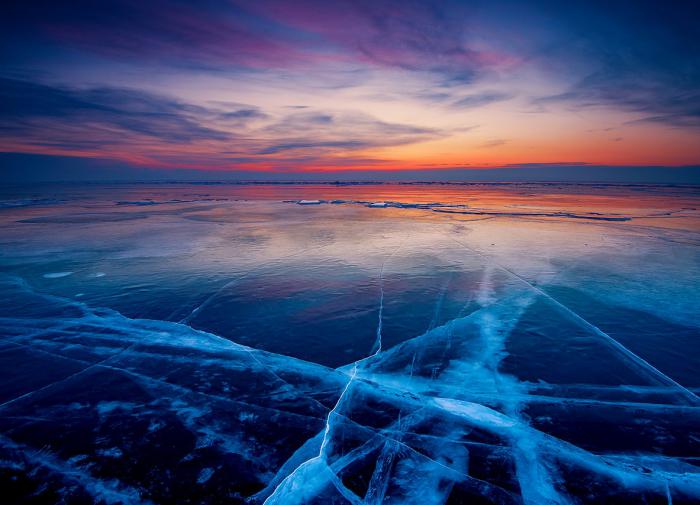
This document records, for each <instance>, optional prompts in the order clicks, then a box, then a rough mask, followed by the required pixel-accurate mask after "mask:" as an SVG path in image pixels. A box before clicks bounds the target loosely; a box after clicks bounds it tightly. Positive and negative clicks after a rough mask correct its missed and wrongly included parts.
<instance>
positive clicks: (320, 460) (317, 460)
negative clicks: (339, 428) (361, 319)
mask: <svg viewBox="0 0 700 505" xmlns="http://www.w3.org/2000/svg"><path fill="white" fill-rule="evenodd" d="M401 246H402V244H399V246H398V247H397V248H396V249H394V251H393V252H392V253H391V254H390V255H389V257H387V258H386V259H385V260H384V261H383V262H382V266H381V268H380V270H379V314H378V316H377V319H378V320H377V331H376V334H375V337H376V338H375V342H374V345H373V346H372V349H373V351H372V352H371V354H369V355H368V356H366V357H364V358H362V359H360V360H358V361H355V362H354V363H353V364H352V369H351V371H350V376H349V378H348V381H347V383H346V384H345V388H343V391H342V392H341V393H340V396H339V397H338V400H337V401H336V403H335V405H334V406H333V408H332V409H331V411H330V412H329V413H328V417H327V418H326V426H325V428H324V431H323V438H322V440H321V446H320V447H319V451H318V455H316V456H314V457H313V458H311V459H308V460H306V461H305V462H303V463H302V464H301V465H299V466H298V467H297V468H295V469H294V471H292V473H290V474H289V475H288V476H287V477H285V478H284V479H283V480H282V482H280V483H279V485H278V486H277V487H276V488H275V489H274V490H273V491H272V493H271V494H270V495H269V496H268V497H267V498H266V499H265V501H264V502H263V503H264V505H267V504H273V503H277V502H278V501H279V499H284V496H282V497H281V498H278V496H279V494H280V493H281V492H283V490H284V489H285V487H286V486H293V483H294V479H295V477H296V476H297V474H299V473H300V472H303V471H304V470H305V468H306V467H309V466H316V465H319V464H320V465H321V467H322V468H321V469H322V470H323V471H326V470H327V468H328V465H327V464H326V461H325V459H326V455H325V451H326V447H327V446H328V443H329V439H330V432H331V423H332V419H333V415H334V414H336V412H337V411H338V409H339V408H340V405H341V404H342V403H343V400H344V399H345V395H346V394H347V392H348V390H349V389H350V386H351V385H352V383H353V381H354V380H355V378H356V377H357V370H358V367H359V366H360V365H361V364H362V363H363V362H366V361H368V360H370V359H372V358H373V357H374V356H376V355H378V354H379V353H380V352H381V351H382V320H383V318H384V268H385V267H386V263H387V261H389V260H390V259H391V258H392V257H393V256H394V255H395V254H396V253H397V252H398V251H399V249H400V248H401ZM333 482H334V485H335V487H336V488H339V491H340V492H341V494H343V495H346V494H347V493H345V490H344V489H340V487H343V488H344V486H342V484H340V485H339V484H338V483H337V482H335V480H334V481H333Z"/></svg>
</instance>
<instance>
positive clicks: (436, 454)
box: [0, 185, 700, 505]
mask: <svg viewBox="0 0 700 505" xmlns="http://www.w3.org/2000/svg"><path fill="white" fill-rule="evenodd" d="M459 189H460V191H456V190H454V188H450V187H446V188H442V187H440V188H431V189H430V191H428V190H427V189H426V188H425V187H420V188H418V189H416V188H415V187H413V186H411V185H407V186H406V187H401V188H398V189H397V188H391V187H379V188H375V189H371V188H366V187H362V188H358V187H350V188H337V187H333V188H331V189H328V188H322V187H321V188H309V187H303V186H301V187H290V188H286V187H283V188H274V190H271V189H269V188H265V187H262V188H258V187H251V188H247V189H246V188H245V187H242V188H240V187H236V188H230V187H225V186H221V187H219V186H216V187H211V188H209V187H207V189H206V194H201V191H202V188H197V187H191V186H187V185H183V186H178V187H175V188H169V187H164V186H157V187H147V186H143V185H139V186H138V187H136V188H132V187H122V188H102V187H94V188H92V189H91V191H94V192H96V194H95V193H89V196H86V195H84V194H82V193H80V192H79V191H78V193H77V194H76V195H66V194H63V193H61V194H56V195H51V198H55V199H56V200H57V201H58V200H60V201H61V204H60V207H59V206H58V204H56V206H55V207H53V208H47V207H45V206H44V205H42V206H34V205H32V206H22V207H19V206H15V207H12V208H7V209H4V210H3V211H2V212H0V225H2V227H3V233H2V235H0V247H1V248H2V251H3V252H2V254H1V255H0V266H2V270H1V272H0V300H2V304H0V335H2V339H0V360H1V361H0V363H1V364H2V367H0V377H1V379H0V430H1V431H0V483H1V484H0V486H2V487H1V489H2V490H3V496H4V497H8V496H9V498H4V499H6V500H7V502H8V503H13V502H15V503H23V502H30V501H36V502H44V503H58V502H62V503H92V502H102V503H115V504H116V503H127V504H130V503H173V502H190V503H222V502H223V503H252V504H255V503H258V504H263V503H267V504H293V503H304V504H306V503H319V504H326V503H341V504H347V503H351V504H379V503H382V504H384V503H386V504H389V503H400V504H411V503H416V504H420V505H427V504H432V503H435V504H443V503H499V504H511V503H512V504H520V503H525V504H537V505H539V504H548V503H552V504H556V503H630V504H632V503H674V504H676V505H677V504H679V503H698V502H699V501H700V472H699V465H698V463H699V461H700V460H698V454H700V401H699V400H698V396H697V395H698V393H699V392H700V391H699V389H698V388H700V381H699V379H698V378H699V377H700V353H699V352H698V347H697V346H698V341H699V340H698V336H700V333H699V327H700V321H698V319H697V314H698V313H700V310H699V309H700V307H699V306H698V305H699V304H700V293H699V292H698V289H700V288H699V287H698V283H697V282H696V280H697V278H699V277H700V275H699V274H700V256H699V255H698V250H697V247H698V244H700V242H698V241H697V237H698V234H699V233H700V228H698V226H697V221H696V219H697V217H696V216H695V214H694V212H693V210H692V209H694V208H697V207H696V206H695V205H696V203H698V202H696V200H697V195H695V194H693V193H683V192H682V191H681V190H679V189H677V188H666V189H663V188H645V189H644V190H643V191H641V190H638V189H629V188H627V189H619V188H612V189H611V188H607V187H606V188H577V191H578V192H579V193H576V194H572V189H571V188H563V189H562V188H553V187H543V188H538V187H533V186H527V187H523V186H516V187H514V188H510V189H508V188H506V189H503V188H496V189H492V188H491V189H489V188H483V187H480V188H479V192H475V193H474V194H472V193H469V192H468V188H467V189H465V188H461V187H460V188H459ZM57 191H59V190H57ZM60 191H67V190H66V189H65V188H63V189H61V190H60ZM76 191H77V190H76ZM523 191H526V192H527V194H528V195H531V194H533V193H535V194H537V195H539V196H538V198H537V199H536V201H538V207H539V208H538V209H537V210H532V209H524V208H523V206H524V205H526V202H527V201H529V200H527V199H525V197H524V196H522V195H521V193H523ZM631 191H634V196H630V194H629V193H630V192H631ZM581 192H584V193H585V195H584V196H585V198H584V197H582V196H581V194H580V193H581ZM668 192H670V193H668ZM422 193H429V194H425V195H422V196H421V194H422ZM465 195H466V196H465ZM47 198H48V197H47ZM598 198H600V199H603V200H604V205H603V204H602V203H601V204H599V205H597V204H596V201H597V200H596V199H598ZM8 199H14V200H21V199H22V195H19V196H17V197H13V198H8ZM303 200H309V201H311V200H313V201H318V202H322V203H319V204H317V205H308V206H299V205H296V203H300V202H301V201H303ZM582 200H585V201H586V205H587V207H583V206H582V204H581V203H580V202H581V201H582ZM371 202H386V207H385V209H384V210H382V211H381V212H378V211H377V210H376V209H373V208H371V207H368V205H369V204H370V203H371ZM436 202H441V203H436ZM640 202H641V203H640ZM326 203H328V205H326ZM331 203H332V205H331ZM635 206H636V207H635ZM81 209H82V210H81ZM472 209H476V212H481V210H484V211H485V212H488V213H489V214H484V213H482V214H474V213H466V214H465V213H464V212H469V211H471V210H472ZM514 209H515V211H514ZM435 210H449V211H450V213H446V212H434V211H435ZM61 215H63V216H64V217H65V216H68V217H69V219H64V218H61ZM131 215H138V216H140V217H139V219H122V218H121V217H125V216H131ZM81 216H82V217H83V218H84V219H82V220H80V219H78V217H81ZM104 216H107V218H106V219H104ZM116 216H121V217H119V218H117V217H116ZM572 216H589V217H586V218H585V219H579V218H578V217H574V218H572ZM590 216H594V217H595V216H598V217H603V218H607V217H620V216H622V217H625V218H628V220H626V221H622V220H608V219H595V218H590ZM650 220H652V221H651V222H652V223H654V224H651V223H650ZM653 220H656V221H653ZM640 221H641V223H640ZM77 222H79V223H80V225H79V226H78V227H76V226H75V223H77ZM67 272H72V275H63V276H62V275H56V274H59V273H67ZM103 273H108V275H104V274H103ZM100 274H103V275H100ZM76 293H80V294H82V296H80V298H79V299H78V298H77V295H76Z"/></svg>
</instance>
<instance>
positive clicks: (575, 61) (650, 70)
mask: <svg viewBox="0 0 700 505" xmlns="http://www.w3.org/2000/svg"><path fill="white" fill-rule="evenodd" d="M552 14H553V15H555V16H556V19H557V20H558V21H559V25H558V26H559V29H560V30H561V31H562V32H563V33H560V34H558V35H556V34H554V35H552V38H553V40H558V48H557V50H556V51H553V52H551V53H545V54H542V55H541V57H542V60H543V61H544V62H545V63H546V65H548V66H550V67H556V68H557V69H558V70H559V71H560V72H562V73H565V74H568V75H572V76H577V75H581V77H579V78H578V79H577V80H576V81H575V82H574V84H573V85H571V86H569V87H568V88H567V89H566V90H565V91H564V92H562V93H558V94H553V95H548V96H544V97H539V98H537V99H535V101H534V102H535V104H536V105H537V104H539V105H546V104H551V103H564V104H568V105H573V106H575V107H580V108H591V107H606V108H612V109H617V110H624V111H627V112H632V113H636V114H637V115H638V116H639V120H640V121H645V122H654V123H662V124H667V125H671V126H676V127H683V128H685V127H690V128H697V127H700V38H699V37H698V36H697V22H696V20H697V18H698V16H700V6H699V5H698V4H697V3H686V2H679V3H678V4H677V5H674V7H673V8H666V7H664V6H663V5H661V4H658V3H656V2H645V1H641V2H634V3H630V2H621V3H618V4H615V5H606V6H602V5H596V4H595V3H588V4H574V5H572V6H567V7H566V8H563V7H562V8H561V9H554V11H553V12H552ZM572 34H576V36H575V38H574V40H575V42H576V43H575V44H572V43H571V42H568V43H566V42H564V41H566V40H567V39H568V40H569V41H570V40H571V38H572ZM557 37H558V38H557Z"/></svg>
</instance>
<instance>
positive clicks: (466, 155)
mask: <svg viewBox="0 0 700 505" xmlns="http://www.w3.org/2000/svg"><path fill="white" fill-rule="evenodd" d="M698 19H700V4H698V3H697V2H683V1H677V2H672V3H671V2H645V1H634V2H624V1H620V2H596V1H581V2H579V1H576V0H574V1H570V2H560V1H551V2H549V1H537V2H524V1H517V2H516V1H514V2H508V1H499V0H493V1H484V2H481V1H469V2H455V1H410V0H404V1H382V0H367V1H364V0H362V1H331V0H325V1H309V0H295V1H289V0H287V1H278V0H255V1H244V2H241V1H235V0H234V1H231V0H229V1H218V0H214V1H198V2H188V1H168V2H165V1H161V0H148V1H143V0H129V1H110V0H105V1H101V2H94V1H89V0H74V1H71V2H55V1H46V2H42V1H33V0H24V1H14V0H10V2H9V5H6V6H4V7H3V15H2V19H1V20H0V49H1V52H0V178H5V179H8V178H9V179H12V178H17V177H20V178H21V177H29V178H31V177H32V176H34V177H40V176H41V177H48V178H59V179H60V178H61V177H62V176H65V177H69V175H67V174H74V175H75V174H78V175H75V177H79V178H85V179H91V178H95V179H99V178H101V177H104V176H105V174H111V175H110V177H113V176H114V174H116V175H117V176H118V175H119V174H124V175H125V176H128V177H132V176H133V177H140V176H139V174H141V176H142V175H143V174H144V173H148V174H151V175H149V177H148V178H152V177H153V175H152V174H163V177H165V178H172V177H177V176H178V174H180V175H184V174H187V177H188V178H192V177H193V176H192V174H195V175H194V177H195V178H196V174H198V173H201V174H203V175H204V174H206V176H207V177H216V175H217V174H221V176H222V178H225V177H226V176H231V175H232V174H238V175H240V174H243V175H244V176H245V175H246V174H248V176H250V177H262V178H265V179H271V178H275V177H276V176H279V178H285V177H286V178H288V177H292V176H295V177H296V176H297V175H296V174H298V176H299V177H305V176H308V177H312V178H313V177H326V178H327V177H332V176H333V174H350V175H349V177H351V176H352V174H357V177H358V178H361V177H366V175H367V174H393V175H392V177H391V178H395V177H397V176H398V175H399V174H406V177H408V178H410V175H411V174H426V175H421V177H424V176H425V177H428V178H430V174H435V178H436V179H444V178H448V179H449V178H451V176H450V174H461V175H460V176H459V177H456V176H455V177H456V178H465V177H467V176H465V175H464V173H467V174H468V173H474V174H476V173H484V170H483V169H497V170H496V171H493V172H490V173H492V174H499V173H500V174H504V173H505V172H504V170H506V171H508V170H509V171H510V172H514V173H516V172H518V171H520V172H519V173H521V174H523V173H527V172H528V171H530V172H532V173H533V174H534V173H535V171H537V170H539V171H542V170H543V169H546V170H549V172H551V173H552V174H553V175H552V177H554V178H556V175H557V174H558V173H561V174H564V176H566V174H571V173H574V172H576V173H580V174H584V175H585V174H586V173H588V174H598V175H596V177H598V178H600V177H601V175H600V174H603V175H604V174H606V173H617V174H632V179H634V173H635V171H634V169H635V167H636V168H638V169H639V172H638V173H646V172H644V171H645V170H646V171H647V172H648V171H649V170H652V169H653V170H655V171H656V172H658V173H662V174H663V173H669V174H671V173H673V174H678V173H680V171H681V169H680V168H678V167H688V166H690V167H693V168H692V170H693V171H694V172H693V173H694V174H696V175H697V172H698V168H697V167H698V165H700V37H699V36H698V28H697V20H698ZM572 167H575V168H572ZM620 167H622V168H620ZM470 170H472V171H473V172H467V171H470ZM498 170H500V172H498ZM689 170H691V169H689ZM683 173H690V172H687V171H686V172H683ZM32 174H34V175H32ZM37 174H39V175H37ZM212 174H213V175H212ZM362 174H364V176H363V175H362ZM377 176H378V177H379V176H380V175H377ZM624 177H627V176H624ZM624 177H623V178H624Z"/></svg>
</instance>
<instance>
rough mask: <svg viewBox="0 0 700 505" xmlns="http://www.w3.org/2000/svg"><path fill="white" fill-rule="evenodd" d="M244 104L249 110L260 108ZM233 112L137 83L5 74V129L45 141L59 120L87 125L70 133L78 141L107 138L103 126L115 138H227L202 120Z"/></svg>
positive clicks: (1, 101)
mask: <svg viewBox="0 0 700 505" xmlns="http://www.w3.org/2000/svg"><path fill="white" fill-rule="evenodd" d="M242 110H243V111H244V113H243V115H244V116H245V115H250V114H251V112H250V111H254V110H255V109H242ZM230 113H231V112H218V111H217V112H212V111H210V110H208V109H205V108H203V107H198V106H194V105H190V104H186V103H183V102H180V101H178V100H174V99H171V98H167V97H164V96H160V95H155V94H152V93H146V92H143V91H138V90H132V89H119V88H89V89H74V88H66V87H60V86H51V85H47V84H40V83H37V82H28V81H19V80H14V79H2V78H0V131H4V132H6V133H12V134H13V135H15V136H22V135H24V136H28V137H32V136H36V140H37V141H44V142H45V143H46V144H51V143H52V141H53V140H56V139H57V138H63V136H62V135H60V133H61V132H60V131H55V132H53V133H52V132H51V127H56V126H58V127H59V129H61V128H63V129H71V130H72V131H73V133H76V131H77V130H78V129H81V128H82V129H83V135H82V136H81V135H73V136H72V137H71V142H73V141H74V142H75V143H76V144H77V145H81V144H82V143H83V142H90V141H96V142H98V143H101V142H103V141H108V140H106V139H105V140H98V139H102V136H100V135H98V133H99V130H100V129H101V128H103V129H105V130H109V131H111V133H112V136H113V137H114V138H115V139H116V138H118V136H119V134H120V132H121V133H122V134H124V133H127V134H136V135H142V136H147V137H151V138H154V139H158V140H160V141H164V142H175V143H182V142H194V141H197V140H227V139H228V138H230V135H229V134H228V133H226V132H223V131H218V130H215V129H212V128H209V127H205V126H202V125H201V124H200V120H201V119H203V118H206V117H210V116H211V115H213V114H224V115H225V114H230ZM232 113H233V114H240V113H241V111H240V110H239V111H233V112H232Z"/></svg>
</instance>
